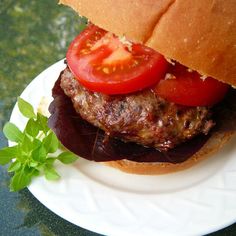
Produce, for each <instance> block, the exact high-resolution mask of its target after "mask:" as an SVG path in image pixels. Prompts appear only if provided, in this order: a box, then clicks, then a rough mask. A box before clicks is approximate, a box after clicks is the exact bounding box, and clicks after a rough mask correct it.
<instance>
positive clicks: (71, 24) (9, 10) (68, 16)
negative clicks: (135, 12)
mask: <svg viewBox="0 0 236 236" xmlns="http://www.w3.org/2000/svg"><path fill="white" fill-rule="evenodd" d="M84 26H85V19H81V18H79V16H78V15H77V14H76V13H74V12H73V11H72V10H71V9H69V8H67V7H65V6H61V5H57V1H56V0H18V1H14V0H1V1H0V85H1V86H0V127H1V129H0V131H1V132H0V148H2V147H4V146H6V145H7V140H6V139H5V138H4V136H3V133H2V127H3V125H4V123H6V122H7V121H8V120H9V117H10V114H11V111H12V108H13V106H14V104H15V102H16V98H17V96H19V95H20V94H21V92H22V91H23V90H24V88H25V87H26V86H27V84H29V82H30V81H32V79H33V78H35V77H36V76H37V75H38V74H39V73H40V72H41V71H43V70H44V69H46V68H47V67H48V66H50V65H52V64H54V63H55V62H57V61H58V60H60V59H62V58H64V57H65V52H66V49H67V47H68V44H69V42H70V41H71V40H72V39H73V38H74V37H75V36H76V35H77V34H78V33H79V32H80V31H81V29H82V28H83V27H84ZM6 169H7V167H6V166H4V167H2V166H0V236H1V235H2V236H11V235H12V236H18V235H27V236H28V235H29V236H31V235H32V236H36V235H43V236H51V235H52V236H53V235H61V236H62V235H63V236H65V235H66V236H70V235H73V236H74V235H91V236H92V235H98V234H96V233H93V232H90V231H88V230H85V229H82V228H80V227H79V226H75V225H73V224H71V223H69V222H67V221H66V220H64V219H62V218H61V217H59V216H57V215H56V214H54V213H53V212H51V211H50V210H48V209H47V208H46V207H45V206H43V205H42V204H41V203H40V202H39V201H38V200H37V199H36V198H35V197H34V196H33V195H32V194H31V193H30V192H29V191H28V189H24V190H22V191H20V192H16V193H15V192H10V191H9V188H8V185H9V179H10V176H9V174H8V173H7V171H6ZM211 235H212V236H219V235H236V224H234V225H232V226H229V227H228V228H225V229H223V230H220V231H218V232H215V233H213V234H211Z"/></svg>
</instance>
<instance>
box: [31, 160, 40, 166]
mask: <svg viewBox="0 0 236 236" xmlns="http://www.w3.org/2000/svg"><path fill="white" fill-rule="evenodd" d="M38 165H39V163H38V162H36V161H31V162H30V163H29V166H30V167H37V166H38Z"/></svg>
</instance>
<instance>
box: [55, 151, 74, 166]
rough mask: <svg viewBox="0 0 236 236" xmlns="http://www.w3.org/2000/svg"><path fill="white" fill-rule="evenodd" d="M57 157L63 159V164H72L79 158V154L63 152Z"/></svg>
mask: <svg viewBox="0 0 236 236" xmlns="http://www.w3.org/2000/svg"><path fill="white" fill-rule="evenodd" d="M57 159H58V160H59V161H61V162H62V163H63V164H71V163H73V162H75V161H76V160H78V156H76V155H75V154H74V153H71V152H62V153H61V154H60V155H59V156H58V157H57Z"/></svg>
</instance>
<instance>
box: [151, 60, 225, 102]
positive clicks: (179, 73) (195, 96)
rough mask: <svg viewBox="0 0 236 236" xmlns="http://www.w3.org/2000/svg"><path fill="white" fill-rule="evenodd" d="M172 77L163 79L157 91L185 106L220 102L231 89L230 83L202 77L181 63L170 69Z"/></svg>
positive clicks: (167, 98) (169, 99) (161, 95)
mask: <svg viewBox="0 0 236 236" xmlns="http://www.w3.org/2000/svg"><path fill="white" fill-rule="evenodd" d="M170 72H171V75H173V76H174V78H172V79H164V80H161V81H160V82H159V83H158V84H157V86H156V87H155V89H154V90H155V92H156V93H157V94H158V95H159V96H160V97H163V98H165V99H166V100H168V101H171V102H174V103H176V104H180V105H185V106H212V105H214V104H216V103H218V102H220V101H221V100H222V99H223V98H224V96H225V94H226V93H227V91H228V89H229V85H227V84H224V83H222V82H219V81H217V80H215V79H213V78H211V77H207V78H205V79H202V78H201V76H200V75H199V74H198V73H197V72H195V71H192V72H189V71H188V70H187V68H186V67H184V66H181V65H179V64H177V65H175V66H174V67H172V69H171V70H170Z"/></svg>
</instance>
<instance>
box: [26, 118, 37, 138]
mask: <svg viewBox="0 0 236 236" xmlns="http://www.w3.org/2000/svg"><path fill="white" fill-rule="evenodd" d="M24 132H26V133H27V134H29V135H30V136H32V137H36V136H37V135H38V133H39V125H38V122H37V121H35V120H34V119H33V118H30V119H29V120H28V122H27V124H26V127H25V130H24Z"/></svg>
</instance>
